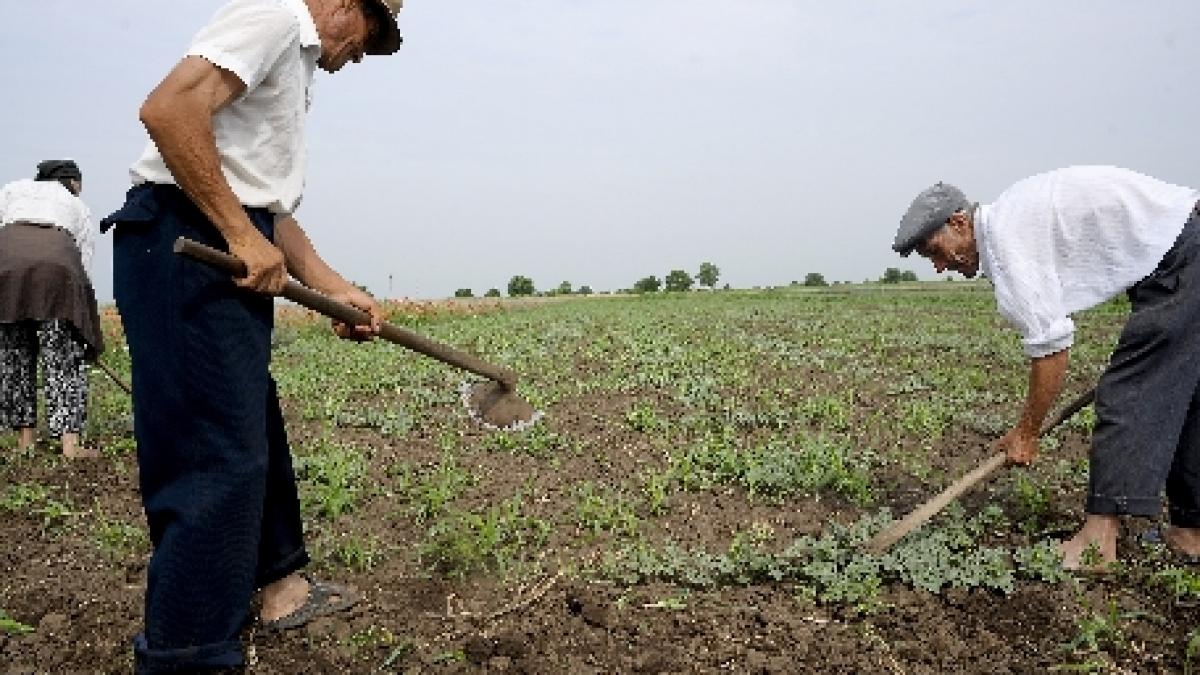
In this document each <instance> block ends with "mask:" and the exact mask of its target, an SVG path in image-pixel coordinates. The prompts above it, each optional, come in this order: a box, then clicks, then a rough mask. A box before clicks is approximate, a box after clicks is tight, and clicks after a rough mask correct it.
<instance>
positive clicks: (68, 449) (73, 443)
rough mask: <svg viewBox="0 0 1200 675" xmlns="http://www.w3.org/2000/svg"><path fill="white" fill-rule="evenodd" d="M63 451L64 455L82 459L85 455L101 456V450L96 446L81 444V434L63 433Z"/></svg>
mask: <svg viewBox="0 0 1200 675" xmlns="http://www.w3.org/2000/svg"><path fill="white" fill-rule="evenodd" d="M62 453H63V457H67V458H69V459H82V458H85V457H99V456H100V451H98V450H96V449H95V448H89V447H87V446H83V445H80V444H79V434H63V437H62Z"/></svg>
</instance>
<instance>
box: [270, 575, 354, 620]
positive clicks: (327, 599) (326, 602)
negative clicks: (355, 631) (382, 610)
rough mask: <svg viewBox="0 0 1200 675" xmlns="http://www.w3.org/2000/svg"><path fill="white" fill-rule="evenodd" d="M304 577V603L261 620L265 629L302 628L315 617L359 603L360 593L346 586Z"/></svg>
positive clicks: (333, 612)
mask: <svg viewBox="0 0 1200 675" xmlns="http://www.w3.org/2000/svg"><path fill="white" fill-rule="evenodd" d="M304 578H305V579H306V580H307V581H308V597H306V598H305V599H304V604H302V605H300V606H299V607H297V608H296V609H295V610H293V611H292V612H291V613H290V614H286V615H284V616H281V617H279V618H278V619H275V620H274V621H263V622H261V624H262V628H263V630H265V631H267V632H278V631H285V630H291V629H293V628H300V627H301V626H304V625H306V624H308V623H309V622H311V621H312V620H313V619H317V618H319V617H322V616H329V615H330V614H336V613H338V612H341V611H343V610H346V609H349V608H351V607H353V606H354V605H356V604H358V601H359V599H360V598H359V595H358V594H357V593H355V592H354V591H352V590H350V589H349V588H347V587H346V586H343V585H341V584H335V583H333V582H329V581H317V580H315V579H311V578H309V577H307V576H306V577H304Z"/></svg>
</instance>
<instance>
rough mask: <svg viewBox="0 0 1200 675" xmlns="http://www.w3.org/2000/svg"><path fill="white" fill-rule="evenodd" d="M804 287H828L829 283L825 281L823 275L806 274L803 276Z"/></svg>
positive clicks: (816, 273)
mask: <svg viewBox="0 0 1200 675" xmlns="http://www.w3.org/2000/svg"><path fill="white" fill-rule="evenodd" d="M804 285H805V286H828V285H829V283H828V282H827V281H825V275H824V274H821V273H820V272H809V273H808V274H805V275H804Z"/></svg>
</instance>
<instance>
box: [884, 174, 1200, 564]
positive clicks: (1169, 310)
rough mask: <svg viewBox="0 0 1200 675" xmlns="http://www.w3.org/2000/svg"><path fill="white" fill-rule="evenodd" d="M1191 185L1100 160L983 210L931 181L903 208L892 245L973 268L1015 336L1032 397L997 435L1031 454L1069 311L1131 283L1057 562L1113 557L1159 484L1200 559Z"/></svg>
mask: <svg viewBox="0 0 1200 675" xmlns="http://www.w3.org/2000/svg"><path fill="white" fill-rule="evenodd" d="M1198 198H1200V193H1198V192H1197V191H1196V190H1193V189H1191V188H1186V187H1179V186H1177V185H1171V184H1169V183H1165V182H1163V181H1160V180H1156V179H1154V178H1150V177H1148V176H1144V175H1142V174H1139V173H1136V172H1133V171H1129V170H1127V169H1120V168H1116V167H1106V166H1078V167H1070V168H1066V169H1060V170H1057V171H1051V172H1049V173H1044V174H1041V175H1037V176H1033V177H1031V178H1027V179H1025V180H1023V181H1021V182H1019V183H1017V184H1015V185H1013V186H1012V187H1010V188H1009V189H1008V190H1006V191H1005V192H1004V193H1003V194H1001V195H1000V196H999V197H998V198H997V199H996V201H995V202H993V203H991V204H989V205H978V204H974V203H972V202H971V201H970V200H969V199H967V197H966V195H964V194H963V193H962V191H960V190H959V189H957V188H955V187H953V186H951V185H946V184H944V183H938V184H937V185H934V186H932V187H930V188H928V189H926V190H925V191H923V192H921V194H919V195H918V196H917V198H916V199H915V200H914V201H913V203H912V206H910V207H909V209H908V212H907V213H905V214H904V217H903V219H902V220H901V222H900V228H899V231H898V232H897V234H896V240H895V243H894V245H893V249H894V250H895V251H896V252H898V253H900V254H901V255H903V256H907V255H908V254H909V253H911V252H912V251H914V250H915V251H916V252H917V253H918V254H920V255H921V256H923V257H925V258H928V259H929V261H930V262H932V263H933V266H934V268H935V269H936V270H937V271H938V272H939V273H940V272H943V271H945V270H953V271H955V272H958V273H960V274H962V275H963V276H966V277H968V278H970V277H974V276H975V275H976V274H977V273H979V272H981V271H982V272H983V273H984V274H985V275H986V276H987V277H988V279H990V280H991V282H992V284H993V286H994V289H995V293H996V303H997V306H998V308H999V311H1000V314H1001V315H1002V316H1004V318H1006V319H1007V320H1008V321H1009V322H1010V323H1012V325H1013V326H1014V327H1016V329H1017V330H1018V332H1020V334H1021V341H1022V344H1023V345H1024V351H1025V355H1026V356H1028V357H1029V359H1030V361H1029V363H1030V371H1029V391H1028V394H1027V396H1026V400H1025V405H1024V409H1023V411H1022V413H1021V417H1020V419H1019V420H1018V421H1017V423H1016V425H1015V426H1014V427H1013V428H1012V429H1011V430H1010V431H1009V432H1008V433H1007V434H1005V435H1004V436H1003V437H1002V438H1001V439H999V440H998V441H997V442H996V445H997V447H998V448H999V449H1002V450H1004V451H1006V452H1007V454H1008V458H1009V460H1010V461H1012V462H1013V463H1017V464H1028V463H1030V462H1032V461H1033V459H1034V457H1035V456H1036V455H1037V451H1038V440H1037V438H1038V431H1039V429H1040V427H1041V425H1042V421H1043V420H1044V419H1045V416H1046V413H1047V412H1048V411H1049V410H1050V408H1051V406H1052V405H1053V403H1054V399H1055V398H1056V397H1057V396H1058V393H1059V390H1060V388H1061V386H1062V381H1063V376H1064V374H1065V373H1066V368H1067V355H1068V352H1069V351H1070V347H1071V344H1072V342H1073V339H1074V329H1075V327H1074V324H1073V323H1072V321H1071V314H1072V313H1074V312H1077V311H1080V310H1083V309H1086V308H1088V307H1092V306H1094V305H1097V304H1100V303H1102V302H1104V301H1106V300H1108V299H1110V298H1112V297H1113V296H1115V295H1116V294H1118V293H1121V292H1126V293H1127V294H1128V296H1129V298H1130V300H1131V302H1132V313H1131V314H1130V316H1129V319H1128V321H1127V322H1126V324H1125V327H1124V329H1123V330H1122V332H1121V337H1120V340H1119V342H1118V343H1117V347H1116V350H1115V351H1114V352H1113V355H1112V358H1111V360H1110V362H1109V365H1108V368H1107V369H1106V370H1105V372H1104V374H1103V375H1102V376H1101V378H1100V381H1099V383H1098V385H1097V387H1096V402H1095V412H1096V426H1095V430H1094V432H1093V435H1092V448H1091V468H1090V473H1089V484H1088V495H1087V504H1086V507H1085V510H1086V512H1087V518H1086V520H1085V522H1084V525H1083V527H1082V528H1081V529H1080V530H1079V532H1078V533H1076V534H1075V535H1074V536H1073V537H1072V538H1070V539H1068V540H1066V541H1064V542H1062V544H1060V550H1061V552H1062V554H1063V564H1064V566H1066V567H1067V568H1070V569H1078V568H1081V567H1087V566H1089V565H1088V564H1087V563H1086V562H1085V561H1086V560H1087V556H1086V555H1085V552H1086V551H1089V550H1092V551H1094V552H1096V553H1098V554H1099V556H1100V560H1101V561H1102V562H1101V565H1100V567H1101V568H1103V567H1105V566H1107V564H1108V563H1112V562H1116V559H1117V536H1118V534H1119V533H1120V525H1119V520H1118V518H1119V516H1122V515H1132V516H1141V517H1155V516H1157V515H1159V513H1160V512H1161V509H1162V501H1161V495H1162V494H1163V492H1164V490H1165V492H1166V496H1167V501H1168V504H1169V509H1168V513H1169V519H1170V524H1171V527H1170V528H1168V529H1166V530H1165V531H1164V532H1163V538H1164V540H1165V543H1166V544H1167V545H1168V546H1169V547H1170V548H1171V549H1172V550H1173V551H1174V552H1176V553H1180V554H1186V555H1189V556H1191V555H1197V554H1200V261H1198V260H1196V258H1197V254H1200V213H1198V212H1197V199H1198Z"/></svg>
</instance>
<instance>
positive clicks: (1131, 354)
mask: <svg viewBox="0 0 1200 675" xmlns="http://www.w3.org/2000/svg"><path fill="white" fill-rule="evenodd" d="M1198 208H1200V206H1198ZM1198 257H1200V211H1193V212H1192V216H1191V217H1190V218H1189V219H1188V221H1187V223H1186V224H1185V225H1184V228H1183V232H1182V233H1180V235H1179V237H1178V238H1177V239H1176V241H1175V245H1174V246H1173V247H1172V248H1171V250H1170V251H1168V252H1167V254H1166V255H1165V256H1163V259H1162V262H1161V263H1160V264H1159V266H1158V268H1157V269H1155V270H1154V272H1153V273H1152V274H1150V276H1148V277H1146V278H1145V279H1143V280H1141V281H1140V282H1138V283H1137V284H1136V285H1135V286H1134V287H1133V288H1131V289H1129V298H1130V300H1131V302H1132V305H1133V312H1132V313H1131V314H1130V316H1129V320H1128V321H1127V322H1126V324H1125V328H1124V329H1123V330H1122V331H1121V338H1120V340H1119V341H1118V342H1117V348H1116V350H1115V351H1114V352H1113V355H1112V359H1111V360H1110V361H1109V365H1108V368H1107V370H1105V371H1104V375H1103V376H1101V378H1100V382H1099V384H1098V385H1097V387H1096V428H1095V431H1094V433H1093V435H1092V452H1091V470H1090V475H1089V487H1088V500H1087V512H1088V513H1095V514H1105V515H1123V514H1127V515H1133V516H1146V517H1150V516H1157V515H1158V514H1159V513H1160V512H1161V511H1162V494H1163V492H1164V489H1165V491H1166V495H1167V503H1168V505H1169V510H1168V513H1169V517H1170V521H1171V523H1172V524H1173V525H1178V526H1180V527H1191V528H1196V527H1200V260H1198V259H1197V258H1198Z"/></svg>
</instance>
